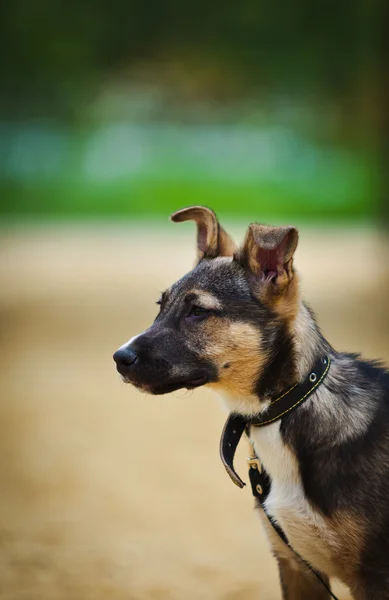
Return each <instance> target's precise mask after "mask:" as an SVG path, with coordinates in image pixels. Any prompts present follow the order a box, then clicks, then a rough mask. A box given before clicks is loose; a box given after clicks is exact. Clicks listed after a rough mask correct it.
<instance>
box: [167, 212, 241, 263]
mask: <svg viewBox="0 0 389 600" xmlns="http://www.w3.org/2000/svg"><path fill="white" fill-rule="evenodd" d="M170 218H171V220H172V221H174V222H175V223H179V222H181V221H195V222H196V224H197V254H198V260H199V261H200V260H201V259H202V258H216V257H217V256H233V254H234V253H235V252H236V250H237V246H236V245H235V242H234V241H233V240H232V238H231V237H230V236H229V235H228V233H226V232H225V231H224V229H223V227H221V225H220V224H219V222H218V220H217V217H216V215H215V213H214V212H213V210H210V209H209V208H206V207H205V206H189V207H188V208H183V209H181V210H178V211H177V212H175V213H173V214H172V215H171V217H170Z"/></svg>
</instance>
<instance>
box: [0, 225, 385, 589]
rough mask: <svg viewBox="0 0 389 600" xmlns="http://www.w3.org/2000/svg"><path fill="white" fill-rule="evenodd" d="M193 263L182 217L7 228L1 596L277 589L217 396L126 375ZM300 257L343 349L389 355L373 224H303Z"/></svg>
mask: <svg viewBox="0 0 389 600" xmlns="http://www.w3.org/2000/svg"><path fill="white" fill-rule="evenodd" d="M176 227H177V228H178V229H175V228H176ZM178 230H179V231H178ZM236 231H237V232H238V233H240V234H241V233H242V229H241V228H240V227H237V228H236ZM193 259H194V230H193V227H192V226H191V225H189V224H188V225H187V226H186V225H185V226H174V225H172V224H168V223H167V224H166V227H165V228H164V229H163V230H162V229H161V230H158V229H153V228H151V229H150V228H148V229H146V228H145V227H141V226H137V227H135V226H133V227H130V226H127V227H125V226H114V225H109V226H108V225H106V226H102V225H99V226H97V225H94V226H92V225H90V226H82V227H81V226H56V227H54V226H51V227H38V226H35V227H31V226H30V227H21V226H19V227H18V228H11V229H7V230H3V231H2V233H1V242H0V281H1V290H0V311H1V312H0V333H1V336H0V344H1V345H0V348H1V362H0V376H1V395H0V402H1V404H0V418H1V420H0V427H1V432H0V433H1V435H0V484H1V490H2V492H1V499H0V544H1V554H0V598H1V600H57V599H58V600H102V599H104V600H107V599H108V598H109V599H110V600H124V599H126V600H199V599H204V600H208V599H209V600H211V599H212V600H237V599H239V600H254V599H255V600H257V599H258V598H261V600H278V599H280V592H279V585H278V580H277V572H276V567H275V563H274V560H273V558H272V557H271V555H270V553H269V550H268V548H267V544H266V541H265V539H264V535H263V534H262V531H261V527H260V523H259V521H258V519H257V517H256V515H255V513H254V511H253V501H252V498H251V495H250V492H249V490H248V489H247V488H246V489H245V490H243V491H242V490H239V489H238V488H236V487H235V486H234V485H233V484H232V483H231V482H230V481H229V478H228V477H227V475H226V473H225V472H224V469H223V467H222V465H221V463H220V460H219V456H218V443H219V436H220V432H221V429H222V426H223V424H224V420H225V416H226V415H225V412H224V409H223V408H222V406H221V403H220V402H219V400H218V399H217V397H216V396H214V395H213V393H211V392H210V391H207V390H204V389H202V390H197V391H196V392H194V393H185V392H183V391H181V392H176V393H174V394H172V395H170V396H165V397H160V396H159V397H155V398H153V397H146V396H144V395H141V394H140V393H139V392H137V391H135V390H134V389H132V388H131V387H130V386H126V385H124V384H123V383H121V381H120V380H119V378H118V376H117V375H116V373H115V369H114V364H113V361H112V353H113V351H114V350H115V349H116V348H117V347H118V346H119V345H121V344H122V343H123V342H125V341H126V340H127V339H129V338H130V337H131V336H132V335H134V334H136V333H138V332H140V331H142V330H143V329H144V328H145V327H146V326H148V324H149V323H150V321H151V319H152V318H153V316H154V315H155V313H156V307H155V305H154V301H155V300H156V299H157V297H158V295H159V292H160V291H161V290H163V289H164V288H165V287H166V286H167V285H169V284H170V283H171V282H172V281H173V280H174V279H176V278H178V277H179V276H180V275H181V274H183V273H184V272H185V271H186V270H188V268H189V267H190V266H191V264H192V262H193ZM297 264H298V266H299V268H300V271H301V272H302V274H303V282H304V283H303V285H304V290H305V297H306V298H307V299H308V300H309V301H310V302H311V304H312V305H313V307H314V308H315V309H316V312H317V314H318V316H319V320H320V323H321V325H322V328H323V331H324V333H325V334H326V335H327V337H329V339H330V340H331V341H332V342H333V344H334V345H335V346H336V347H338V348H341V349H345V350H351V351H361V352H362V353H363V354H364V355H366V356H368V357H373V356H381V357H383V358H385V359H386V360H389V344H388V340H389V330H388V326H387V323H388V317H389V314H388V308H387V305H386V301H385V297H387V295H385V293H384V292H385V290H386V291H387V287H386V283H385V282H386V280H387V278H386V276H387V271H386V269H387V264H388V263H387V254H386V253H385V252H384V245H383V244H382V242H381V241H380V240H379V238H378V236H377V234H376V233H375V232H374V231H371V230H369V231H367V230H365V231H363V230H361V231H355V230H353V231H347V230H339V229H332V230H326V231H322V230H318V229H317V230H314V229H309V228H303V229H302V232H301V244H300V249H299V252H298V257H297ZM245 450H246V449H245V448H244V447H243V445H242V448H240V450H239V455H238V460H237V468H238V472H239V473H241V475H242V476H243V477H244V478H246V466H245V462H244V457H245ZM335 590H336V591H337V592H338V593H339V594H340V598H342V599H343V600H345V599H346V598H348V596H347V592H346V591H345V590H344V589H343V588H340V587H339V586H336V587H335Z"/></svg>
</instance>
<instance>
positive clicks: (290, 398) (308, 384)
mask: <svg viewBox="0 0 389 600" xmlns="http://www.w3.org/2000/svg"><path fill="white" fill-rule="evenodd" d="M330 365H331V360H330V358H329V357H328V356H326V357H323V358H319V360H318V361H317V362H316V363H315V364H314V366H313V368H312V370H311V371H310V373H309V375H308V377H307V378H306V379H305V380H304V381H303V382H302V383H298V384H296V385H294V386H293V387H291V388H289V389H288V390H286V391H285V392H284V393H283V394H281V396H278V398H275V399H274V400H272V401H271V403H270V405H269V406H268V408H267V409H266V410H265V411H264V412H263V413H260V414H258V415H254V416H253V417H243V416H242V415H237V414H234V413H231V414H230V416H229V417H228V419H227V422H226V424H225V426H224V429H223V433H222V437H221V440H220V457H221V459H222V462H223V465H224V467H225V469H226V471H227V473H228V475H229V476H230V477H231V479H232V481H233V482H234V483H235V484H236V485H237V486H239V487H240V488H242V487H244V485H245V483H244V482H243V481H242V479H241V478H240V477H239V475H238V474H237V473H236V471H235V469H234V456H235V452H236V448H237V446H238V444H239V440H240V438H241V437H242V435H243V432H244V431H245V429H247V430H248V428H249V427H250V426H254V427H264V426H265V425H269V424H270V423H273V422H274V421H277V420H278V419H281V418H282V417H283V416H284V415H286V414H287V413H289V412H291V411H292V410H294V409H295V408H297V407H298V406H299V405H300V404H302V403H303V402H304V401H305V400H306V399H307V398H309V396H310V395H311V394H312V393H313V392H314V391H315V390H316V388H317V387H319V385H320V384H321V383H322V382H323V380H324V378H325V377H326V375H327V373H328V371H329V368H330Z"/></svg>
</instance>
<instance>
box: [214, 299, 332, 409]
mask: <svg viewBox="0 0 389 600" xmlns="http://www.w3.org/2000/svg"><path fill="white" fill-rule="evenodd" d="M331 351H332V349H331V346H330V345H329V344H328V342H327V341H326V340H325V339H324V338H323V336H322V334H321V332H320V329H319V328H318V326H317V324H316V322H315V319H314V316H313V314H312V313H311V311H310V310H309V308H308V307H307V306H306V305H305V304H304V303H301V304H300V306H299V310H298V312H297V314H296V317H295V319H294V320H293V322H292V323H289V324H288V332H287V334H285V331H283V332H282V335H280V340H279V341H276V343H275V344H274V350H273V351H272V352H271V353H270V359H269V362H268V364H267V365H265V367H264V369H263V374H262V376H261V377H260V378H259V381H258V384H257V386H256V390H255V392H253V393H252V394H251V395H250V396H239V397H237V396H236V395H233V396H232V395H230V394H229V393H228V392H226V393H223V399H224V401H225V404H226V405H227V407H228V408H229V410H231V411H233V412H236V413H239V414H242V415H244V416H253V415H254V414H258V413H260V412H262V411H264V410H266V408H267V407H268V406H269V403H270V402H271V400H272V399H273V398H274V397H276V396H277V395H279V394H281V393H282V392H284V391H285V390H287V389H289V388H290V387H292V386H293V385H294V384H296V383H301V382H302V381H303V380H304V379H305V378H306V377H307V375H308V374H309V372H310V370H311V368H312V365H313V364H314V363H315V362H316V360H317V359H318V358H319V357H321V356H326V355H328V354H330V353H331Z"/></svg>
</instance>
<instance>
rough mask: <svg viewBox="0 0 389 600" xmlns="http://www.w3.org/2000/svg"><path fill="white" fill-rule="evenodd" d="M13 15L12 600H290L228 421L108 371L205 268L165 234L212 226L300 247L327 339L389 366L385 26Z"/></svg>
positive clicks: (176, 236) (296, 14)
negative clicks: (230, 453) (276, 236)
mask: <svg viewBox="0 0 389 600" xmlns="http://www.w3.org/2000/svg"><path fill="white" fill-rule="evenodd" d="M1 11H2V18H1V19H0V33H1V35H0V39H1V45H2V56H3V57H4V58H5V61H4V65H3V77H2V84H3V85H2V91H1V95H0V212H1V225H0V281H1V287H0V349H1V362H0V374H1V379H0V385H1V394H0V419H1V420H0V427H1V430H0V433H1V435H0V483H1V488H2V495H1V499H0V515H1V516H0V581H1V583H0V597H1V599H3V598H4V599H9V600H19V599H20V600H22V599H23V600H30V599H31V600H32V599H36V598H39V599H42V600H49V599H50V600H54V599H57V598H58V599H59V600H62V599H64V600H68V599H72V600H73V599H74V600H78V599H80V600H81V599H82V600H87V599H90V600H94V599H96V600H100V599H102V598H107V597H109V598H111V599H112V600H121V599H127V600H128V599H131V600H132V599H134V600H146V599H150V600H165V599H166V600H170V599H172V600H176V599H177V600H183V599H184V600H195V599H203V598H204V599H208V598H209V599H212V600H235V599H238V598H239V600H254V599H256V598H259V597H260V598H261V599H263V600H279V599H280V591H279V584H278V579H277V572H276V567H275V564H274V561H273V559H272V557H271V556H270V553H269V551H268V548H267V545H266V542H265V540H264V537H263V534H262V531H261V529H260V524H259V522H258V520H257V519H256V517H255V514H254V512H253V510H252V505H253V503H252V499H251V496H250V494H249V491H248V490H247V489H246V490H244V491H240V490H238V488H235V487H234V486H233V485H232V484H231V483H230V481H229V479H228V477H227V476H226V474H225V472H224V469H223V467H222V465H221V463H220V461H219V458H218V440H219V436H220V432H221V429H222V427H223V424H224V420H225V416H226V415H225V413H224V410H223V408H222V407H221V404H220V403H219V402H218V401H217V399H215V397H214V396H213V395H212V394H211V393H210V392H208V391H207V390H203V389H201V390H197V391H196V392H194V393H191V394H188V393H184V392H176V393H175V394H172V395H169V396H165V397H158V398H151V397H145V396H143V395H141V394H140V393H139V392H136V391H135V390H134V389H132V388H130V387H129V386H125V385H123V384H122V383H121V382H120V380H119V378H118V377H117V376H116V373H115V369H114V365H113V361H112V353H113V352H114V350H115V349H116V348H117V347H118V346H119V345H121V344H122V343H123V342H125V341H126V340H127V339H129V338H130V337H131V336H132V335H134V334H136V333H138V332H139V331H142V330H143V329H145V328H146V327H147V326H148V325H149V324H150V322H151V320H152V319H153V317H154V316H155V314H156V307H155V305H154V302H155V301H156V300H157V298H158V296H159V293H160V292H161V291H162V290H163V289H165V288H166V287H167V286H169V285H170V284H171V283H172V282H173V281H174V280H175V279H177V278H178V277H180V276H181V275H182V274H184V273H185V271H187V270H188V269H189V268H190V267H191V265H192V264H193V260H194V255H195V252H194V241H195V232H194V227H193V224H185V225H180V226H178V225H173V224H171V223H168V221H167V217H168V215H169V214H170V213H171V212H172V211H174V210H177V209H178V208H181V207H183V206H185V205H189V204H193V203H199V204H206V205H208V206H210V207H211V208H213V209H214V210H216V211H217V212H218V215H219V217H220V219H221V221H222V223H223V225H225V227H226V228H227V229H229V230H230V231H231V233H232V234H233V235H234V236H235V237H236V239H238V240H239V239H241V238H242V237H243V235H244V230H245V227H247V225H248V223H249V222H250V221H263V222H268V223H284V224H286V223H293V224H295V225H297V226H299V228H300V233H301V243H300V247H299V250H298V255H297V266H298V268H299V269H300V271H301V273H302V278H303V288H304V294H305V298H306V299H307V300H308V301H309V302H310V303H311V304H312V306H313V308H314V309H315V310H316V312H317V314H318V317H319V322H320V324H321V326H322V328H323V331H324V334H325V335H326V336H327V337H328V338H329V339H330V341H331V342H332V343H333V344H334V345H335V346H336V347H337V348H338V349H341V350H348V351H354V352H356V351H359V352H362V353H363V355H364V356H366V357H381V358H383V359H385V360H386V361H388V360H389V344H388V340H389V326H388V321H389V309H388V306H387V300H386V298H387V294H388V292H389V278H388V237H387V225H388V221H389V210H388V206H389V184H388V169H387V154H388V133H389V123H388V113H389V110H388V107H389V90H388V85H387V78H386V77H385V75H386V73H385V71H386V62H387V55H388V53H387V50H388V48H387V44H388V43H387V40H388V37H387V36H385V35H384V25H383V24H384V23H385V18H386V16H385V5H384V3H383V2H379V1H378V0H377V1H374V2H369V1H368V0H358V1H356V0H354V1H353V2H351V1H345V2H342V3H338V2H333V1H329V2H326V3H321V2H319V3H315V4H312V3H311V2H308V1H307V0H293V1H292V2H290V3H288V4H286V3H285V4H284V3H280V2H271V3H269V2H264V1H262V0H259V1H256V2H253V1H251V0H241V2H240V3H238V4H236V3H227V4H226V3H225V2H221V1H220V0H214V2H212V4H211V5H210V4H209V3H206V2H202V1H200V2H197V3H196V4H192V5H187V4H183V3H181V2H178V1H177V0H166V1H165V2H163V3H150V4H149V3H144V2H140V1H139V0H135V1H131V0H129V1H128V2H123V0H113V1H112V2H110V3H107V2H103V1H102V0H94V2H91V1H90V0H84V1H83V2H79V3H73V2H71V3H64V2H60V1H58V0H51V2H48V1H47V0H35V2H33V3H31V2H27V0H13V1H12V2H11V0H7V1H6V2H5V3H3V5H2V9H1ZM204 415H206V418H204ZM244 456H245V448H241V449H240V452H239V456H238V461H237V464H238V470H239V472H240V473H242V475H244V473H245V469H246V467H245V462H244ZM336 591H337V592H339V594H340V597H341V598H342V599H344V600H345V599H346V598H349V596H348V595H347V591H346V590H343V589H341V588H340V587H336Z"/></svg>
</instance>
